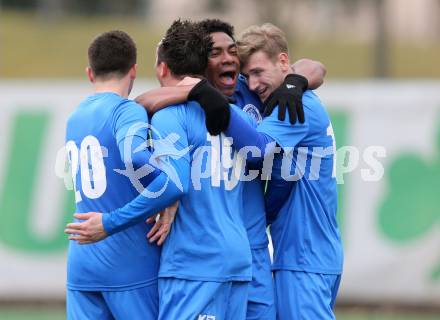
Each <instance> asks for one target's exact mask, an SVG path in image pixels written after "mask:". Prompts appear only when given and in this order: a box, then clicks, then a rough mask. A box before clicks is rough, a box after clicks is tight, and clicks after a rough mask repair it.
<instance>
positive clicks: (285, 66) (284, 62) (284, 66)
mask: <svg viewBox="0 0 440 320" xmlns="http://www.w3.org/2000/svg"><path fill="white" fill-rule="evenodd" d="M278 63H279V64H280V67H281V70H282V71H283V72H287V71H289V69H290V63H289V55H288V54H287V53H286V52H281V53H280V54H278Z"/></svg>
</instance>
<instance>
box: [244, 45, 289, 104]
mask: <svg viewBox="0 0 440 320" xmlns="http://www.w3.org/2000/svg"><path fill="white" fill-rule="evenodd" d="M284 64H285V63H284V61H280V59H276V60H275V61H273V60H272V59H270V58H269V57H268V56H267V54H266V53H265V52H263V51H257V52H255V53H253V54H252V55H250V57H249V59H248V61H247V62H246V64H245V65H244V66H243V68H242V73H243V74H244V75H245V76H246V78H247V80H248V85H249V89H250V90H252V91H255V93H257V94H258V96H259V97H260V99H261V101H263V102H264V101H265V100H266V99H267V98H268V97H269V95H270V94H271V93H272V92H273V91H274V90H275V89H276V88H278V87H279V86H280V85H281V84H282V83H283V81H284V77H285V76H286V74H285V70H284V69H285V67H284Z"/></svg>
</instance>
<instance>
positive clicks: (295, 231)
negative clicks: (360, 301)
mask: <svg viewBox="0 0 440 320" xmlns="http://www.w3.org/2000/svg"><path fill="white" fill-rule="evenodd" d="M303 105H304V114H305V123H304V124H299V123H296V124H295V125H294V126H292V125H290V124H289V120H288V119H286V120H285V121H284V122H283V123H281V122H279V121H278V119H277V117H278V114H277V112H273V113H272V115H270V116H269V117H268V118H269V119H265V120H264V121H263V123H262V125H261V126H260V127H259V128H258V130H259V131H263V132H271V134H269V135H271V136H272V137H273V138H274V139H275V140H276V141H277V143H278V144H279V145H280V146H282V147H283V149H284V154H282V155H276V156H275V159H274V165H273V175H272V179H279V180H281V179H284V180H290V181H294V182H293V188H292V190H291V192H290V195H289V196H288V199H287V201H286V202H285V203H284V205H283V206H282V207H281V209H280V211H279V213H278V216H277V217H276V218H275V220H274V222H273V223H272V224H271V228H270V230H271V235H272V240H273V242H274V263H273V268H274V269H288V270H295V271H306V272H316V273H327V274H340V273H341V272H342V259H343V254H342V244H341V239H340V234H339V229H338V226H337V221H336V211H337V185H336V179H335V174H334V166H335V142H334V136H333V129H332V126H331V122H330V118H329V116H328V114H327V112H326V110H325V108H324V107H323V105H322V103H321V102H320V100H319V98H318V97H317V96H316V95H315V94H314V93H313V92H312V91H306V92H305V93H304V96H303ZM270 194H271V190H268V196H270ZM269 207H270V205H269V206H268V208H269Z"/></svg>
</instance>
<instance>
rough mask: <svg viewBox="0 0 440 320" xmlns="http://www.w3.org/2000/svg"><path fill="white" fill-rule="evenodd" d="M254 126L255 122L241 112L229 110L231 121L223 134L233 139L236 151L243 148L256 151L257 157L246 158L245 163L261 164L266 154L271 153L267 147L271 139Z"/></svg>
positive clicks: (233, 109)
mask: <svg viewBox="0 0 440 320" xmlns="http://www.w3.org/2000/svg"><path fill="white" fill-rule="evenodd" d="M255 125H256V122H255V121H252V119H251V118H250V117H249V116H247V115H246V114H245V113H244V112H243V111H241V110H237V109H235V108H231V119H230V121H229V126H228V128H227V129H226V131H225V134H226V135H227V136H228V137H231V138H232V139H233V146H234V148H235V149H237V150H240V149H242V148H244V147H254V148H257V149H258V154H259V156H255V155H254V156H252V157H250V158H247V162H250V163H257V162H261V160H263V159H264V157H265V155H266V154H269V153H271V152H272V150H271V148H268V147H267V146H270V145H271V142H273V139H272V138H271V137H270V136H269V135H267V134H265V133H262V132H258V131H257V129H256V127H255Z"/></svg>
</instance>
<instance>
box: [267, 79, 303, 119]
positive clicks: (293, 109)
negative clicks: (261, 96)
mask: <svg viewBox="0 0 440 320" xmlns="http://www.w3.org/2000/svg"><path fill="white" fill-rule="evenodd" d="M308 86H309V82H308V81H307V79H306V78H305V77H303V76H301V75H299V74H289V75H287V76H286V79H284V82H283V83H282V84H281V85H280V86H279V87H278V88H277V89H275V91H274V92H272V93H271V95H270V96H269V97H268V98H267V99H266V100H265V101H264V102H263V103H264V114H263V116H265V117H266V116H269V115H270V114H271V113H272V111H273V109H275V107H276V106H278V120H281V121H284V119H285V118H286V109H287V110H288V111H289V119H290V123H291V124H294V123H295V122H296V117H297V116H298V120H299V122H300V123H304V109H303V104H302V96H303V93H304V91H306V90H307V87H308Z"/></svg>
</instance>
